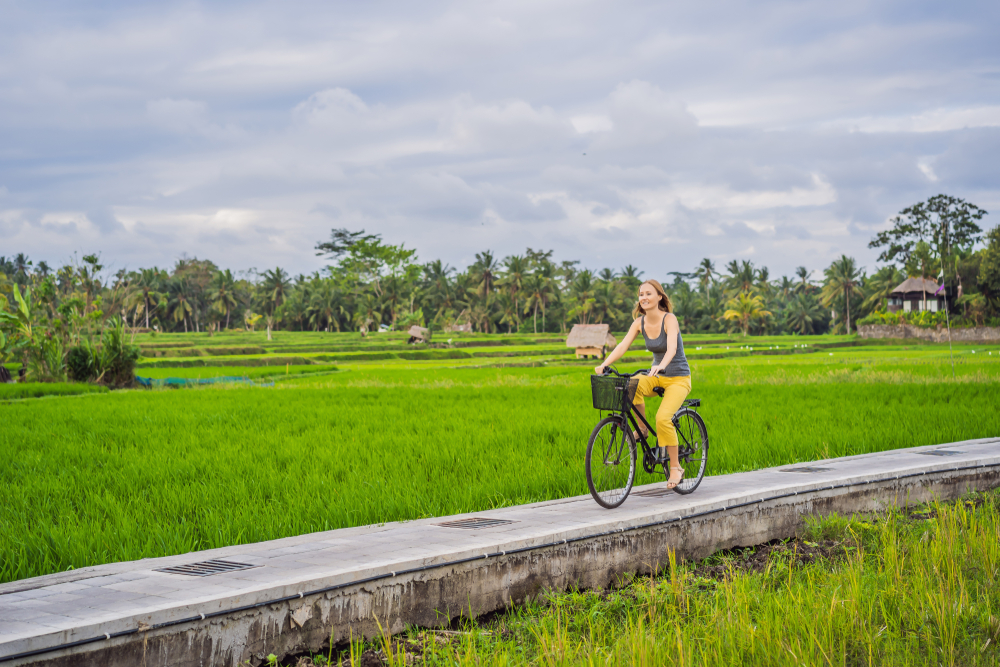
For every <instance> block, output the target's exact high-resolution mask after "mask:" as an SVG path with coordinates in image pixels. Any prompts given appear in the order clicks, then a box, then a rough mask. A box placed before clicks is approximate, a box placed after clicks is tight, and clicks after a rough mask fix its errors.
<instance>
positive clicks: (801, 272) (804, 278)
mask: <svg viewBox="0 0 1000 667" xmlns="http://www.w3.org/2000/svg"><path fill="white" fill-rule="evenodd" d="M811 275H812V271H810V270H809V269H807V268H806V267H804V266H800V267H798V268H796V269H795V277H796V278H798V279H799V284H798V287H797V288H796V289H797V290H798V291H799V292H801V293H802V294H808V293H809V292H811V291H812V288H813V284H812V281H811V280H809V276H811Z"/></svg>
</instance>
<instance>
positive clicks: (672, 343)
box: [649, 313, 681, 375]
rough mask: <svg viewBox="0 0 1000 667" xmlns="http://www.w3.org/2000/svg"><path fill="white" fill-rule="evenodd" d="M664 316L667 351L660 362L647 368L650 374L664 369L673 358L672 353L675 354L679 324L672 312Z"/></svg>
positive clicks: (679, 329)
mask: <svg viewBox="0 0 1000 667" xmlns="http://www.w3.org/2000/svg"><path fill="white" fill-rule="evenodd" d="M664 317H665V318H666V322H665V324H666V325H667V326H666V327H665V329H666V331H667V352H666V354H664V355H663V359H661V360H660V363H658V364H657V365H655V366H653V367H652V368H650V369H649V374H650V375H656V374H657V373H659V372H660V371H662V370H663V369H665V368H666V367H667V365H668V364H669V363H670V362H671V360H672V359H673V358H674V355H675V354H677V334H679V333H680V332H681V327H680V324H678V323H677V318H676V317H674V314H673V313H667V314H666V315H664Z"/></svg>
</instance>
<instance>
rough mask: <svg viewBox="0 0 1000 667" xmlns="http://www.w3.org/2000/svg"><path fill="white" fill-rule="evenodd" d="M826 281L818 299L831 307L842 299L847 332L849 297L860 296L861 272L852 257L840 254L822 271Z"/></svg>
mask: <svg viewBox="0 0 1000 667" xmlns="http://www.w3.org/2000/svg"><path fill="white" fill-rule="evenodd" d="M823 274H824V275H825V276H826V281H825V282H824V283H823V291H822V292H821V293H820V300H821V301H822V302H823V305H824V306H826V307H827V308H833V307H835V306H836V305H837V303H838V301H839V300H840V299H844V312H845V313H846V315H847V333H848V334H849V333H851V297H852V296H855V297H861V296H863V292H862V290H861V281H862V278H863V276H862V273H861V271H860V270H859V269H858V268H857V266H856V264H855V262H854V258H853V257H848V256H847V255H841V257H840V259H835V260H834V261H833V263H832V264H830V266H829V267H827V269H826V271H824V272H823Z"/></svg>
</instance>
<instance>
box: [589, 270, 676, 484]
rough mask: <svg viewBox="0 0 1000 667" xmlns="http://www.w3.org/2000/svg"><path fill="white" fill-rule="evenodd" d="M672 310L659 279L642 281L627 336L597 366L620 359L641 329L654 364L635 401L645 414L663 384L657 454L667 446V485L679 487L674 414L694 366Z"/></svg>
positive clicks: (599, 369) (660, 454)
mask: <svg viewBox="0 0 1000 667" xmlns="http://www.w3.org/2000/svg"><path fill="white" fill-rule="evenodd" d="M673 310H674V307H673V304H672V303H670V297H668V296H667V293H666V292H664V291H663V286H662V285H660V283H658V282H656V281H655V280H647V281H646V282H644V283H642V284H641V285H639V302H638V303H637V304H636V306H635V309H633V311H632V317H634V318H635V321H634V322H632V326H630V327H629V329H628V333H627V334H626V335H625V339H624V340H622V342H621V343H619V344H618V347H616V348H615V349H614V350H612V351H611V354H609V355H608V356H607V358H605V359H604V361H603V362H601V364H600V365H599V366H597V367H596V368H595V369H594V372H595V373H597V374H598V375H600V374H602V373H603V372H604V369H605V367H607V366H610V365H611V364H613V363H614V362H616V361H618V360H619V359H621V357H622V355H624V354H625V353H626V352H627V351H628V349H629V347H630V346H631V345H632V341H633V340H635V337H636V336H638V335H639V332H640V331H641V332H642V337H643V338H645V339H646V349H647V350H648V351H650V352H652V353H653V365H652V367H651V368H650V369H649V374H648V375H647V376H645V377H643V378H640V380H639V386H638V387H637V389H636V392H635V399H634V401H633V402H634V403H635V406H636V409H637V410H638V411H639V413H640V414H641V415H642V416H643V418H645V417H646V401H645V399H646V397H647V396H652V395H653V393H654V391H653V390H654V389H656V388H657V387H662V388H663V401H662V402H661V403H660V408H659V409H658V410H657V411H656V435H657V438H658V439H659V444H660V452H659V456H658V457H657V458H661V459H662V458H663V453H664V452H663V449H664V447H665V448H666V453H667V455H668V456H669V457H670V470H669V472H668V471H667V470H666V468H667V465H666V463H664V465H663V467H664V473H665V474H666V475H667V488H668V489H672V488H674V487H676V486H677V485H678V484H680V482H681V480H682V479H683V478H684V469H683V468H681V467H680V461H678V459H677V432H676V431H675V430H674V425H673V422H672V417H673V416H674V413H675V412H676V411H677V410H678V409H679V408H680V407H681V404H682V403H683V402H684V399H685V398H687V395H688V394H690V393H691V369H690V367H689V366H688V362H687V357H685V356H684V341H682V340H681V329H680V325H679V324H678V323H677V318H676V317H675V316H674V314H673ZM640 428H642V427H641V426H640ZM643 435H646V433H645V432H644V433H643ZM637 439H638V438H637Z"/></svg>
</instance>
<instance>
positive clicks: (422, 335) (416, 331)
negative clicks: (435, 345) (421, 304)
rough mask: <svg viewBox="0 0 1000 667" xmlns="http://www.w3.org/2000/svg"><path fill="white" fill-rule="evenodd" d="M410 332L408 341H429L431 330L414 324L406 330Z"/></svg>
mask: <svg viewBox="0 0 1000 667" xmlns="http://www.w3.org/2000/svg"><path fill="white" fill-rule="evenodd" d="M408 333H409V334H410V340H409V341H407V342H409V343H429V342H430V340H431V330H430V329H425V328H424V327H418V326H417V325H416V324H414V325H413V326H412V327H410V330H409V332H408Z"/></svg>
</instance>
